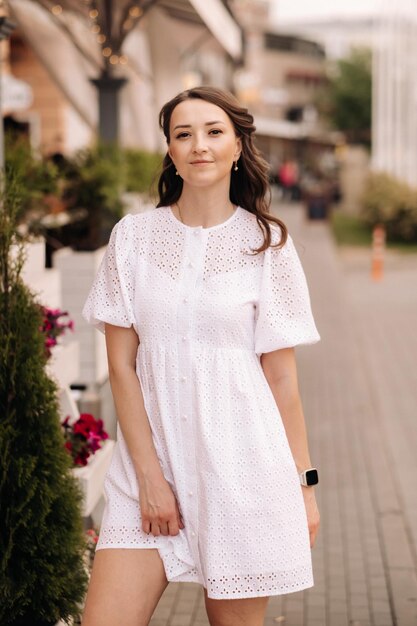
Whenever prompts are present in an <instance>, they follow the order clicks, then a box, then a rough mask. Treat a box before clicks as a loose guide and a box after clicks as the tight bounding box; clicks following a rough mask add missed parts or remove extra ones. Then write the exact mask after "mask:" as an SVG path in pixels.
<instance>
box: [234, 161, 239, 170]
mask: <svg viewBox="0 0 417 626" xmlns="http://www.w3.org/2000/svg"><path fill="white" fill-rule="evenodd" d="M234 163H235V166H234V168H233V169H234V170H235V172H237V171H238V169H239V168H238V166H237V161H235V162H234Z"/></svg>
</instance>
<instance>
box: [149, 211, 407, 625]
mask: <svg viewBox="0 0 417 626" xmlns="http://www.w3.org/2000/svg"><path fill="white" fill-rule="evenodd" d="M279 214H280V215H281V217H282V218H283V219H284V221H285V222H286V223H287V225H288V226H289V229H290V232H291V234H292V236H293V238H294V241H295V243H296V246H297V249H298V251H299V254H300V257H301V259H302V262H303V265H304V268H305V271H306V274H307V276H308V280H309V285H310V292H311V296H312V302H313V310H314V314H315V318H316V322H317V326H318V328H319V331H320V333H321V336H322V341H321V342H320V343H319V344H316V345H315V346H309V347H301V348H299V349H298V350H297V355H298V364H299V365H298V367H299V377H300V387H301V394H302V397H303V404H304V409H305V413H306V420H307V427H308V432H309V441H310V450H311V456H312V460H313V463H315V464H316V465H317V466H318V467H319V469H320V485H319V487H318V488H317V490H316V491H317V497H318V502H319V507H320V511H321V516H322V524H321V530H320V534H319V539H318V541H317V544H316V546H315V548H314V550H313V562H314V572H315V586H314V587H313V588H312V589H309V590H307V591H305V592H299V593H295V594H289V595H287V596H276V597H273V598H271V599H270V602H269V606H268V612H267V618H266V620H265V626H275V625H276V624H284V625H286V626H416V625H417V484H416V483H417V419H416V416H415V414H416V394H415V389H417V367H416V361H417V359H416V355H417V332H416V320H417V289H416V286H417V258H416V257H415V256H410V257H408V258H406V257H403V258H402V259H399V257H396V256H395V255H393V256H390V261H389V264H388V268H387V272H386V276H385V278H384V280H383V281H382V282H381V283H372V281H371V279H370V274H369V262H370V260H369V258H368V256H367V255H366V253H365V254H364V253H363V252H362V253H361V252H353V253H349V254H347V253H345V252H343V253H340V252H339V251H338V250H337V249H336V247H335V245H334V243H333V240H332V238H331V235H330V233H329V231H328V228H327V226H326V224H323V223H311V222H310V223H309V222H307V221H305V220H304V217H303V213H302V211H301V209H300V207H297V206H294V207H286V208H281V209H279ZM151 625H152V626H203V625H204V626H207V625H208V621H207V618H206V614H205V609H204V599H203V593H202V589H201V588H200V587H199V586H198V585H194V584H170V585H169V586H168V588H167V590H166V592H165V593H164V596H163V598H162V599H161V601H160V603H159V606H158V608H157V610H156V612H155V615H154V617H153V619H152V621H151ZM236 626H239V625H238V624H236Z"/></svg>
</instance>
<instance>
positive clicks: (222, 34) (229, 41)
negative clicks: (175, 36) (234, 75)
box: [155, 0, 243, 61]
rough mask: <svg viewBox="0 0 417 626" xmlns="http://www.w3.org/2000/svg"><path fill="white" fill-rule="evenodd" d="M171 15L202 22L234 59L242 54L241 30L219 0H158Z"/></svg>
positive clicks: (158, 3) (237, 58) (161, 6)
mask: <svg viewBox="0 0 417 626" xmlns="http://www.w3.org/2000/svg"><path fill="white" fill-rule="evenodd" d="M155 6H158V7H160V8H163V9H165V10H166V11H167V12H168V13H169V14H170V15H171V16H172V17H174V18H177V19H180V20H188V21H191V22H194V23H200V24H204V25H205V26H206V28H208V30H209V31H210V33H211V34H212V35H213V37H214V38H215V39H216V40H217V41H218V42H219V44H220V45H221V46H222V47H223V48H224V50H226V52H227V53H228V54H229V55H230V56H231V57H232V59H234V60H236V61H237V60H239V59H240V58H241V57H242V54H243V45H242V30H241V27H240V26H239V25H238V23H237V22H236V20H235V19H234V18H233V16H232V15H231V14H230V13H229V12H228V10H227V9H226V7H225V6H224V4H223V2H222V1H221V0H210V1H207V0H159V1H158V2H156V5H155Z"/></svg>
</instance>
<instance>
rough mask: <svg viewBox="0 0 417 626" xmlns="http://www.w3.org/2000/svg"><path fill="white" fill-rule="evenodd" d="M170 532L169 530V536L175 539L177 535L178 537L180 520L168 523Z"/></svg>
mask: <svg viewBox="0 0 417 626" xmlns="http://www.w3.org/2000/svg"><path fill="white" fill-rule="evenodd" d="M168 530H169V534H170V535H171V536H172V537H175V535H178V533H179V532H180V531H179V527H178V520H176V519H173V520H171V521H170V522H168Z"/></svg>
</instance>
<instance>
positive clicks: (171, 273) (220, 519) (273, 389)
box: [83, 87, 319, 626]
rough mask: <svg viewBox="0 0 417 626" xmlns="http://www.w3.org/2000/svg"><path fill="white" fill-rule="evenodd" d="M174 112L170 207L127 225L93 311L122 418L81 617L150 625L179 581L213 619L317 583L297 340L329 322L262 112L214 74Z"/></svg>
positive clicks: (168, 118)
mask: <svg viewBox="0 0 417 626" xmlns="http://www.w3.org/2000/svg"><path fill="white" fill-rule="evenodd" d="M160 125H161V127H162V129H163V131H164V134H165V137H166V140H167V146H168V151H167V154H166V156H165V159H164V163H163V172H162V175H161V178H160V181H159V194H160V201H159V204H158V207H157V208H156V209H154V210H152V211H149V212H146V213H144V214H141V215H135V216H131V215H127V216H126V217H124V218H123V219H122V220H121V221H120V222H119V223H118V224H117V225H116V227H115V228H114V230H113V233H112V236H111V239H110V242H109V246H108V249H107V252H106V255H105V258H104V260H103V263H102V265H101V268H100V270H99V272H98V275H97V278H96V280H95V283H94V285H93V288H92V291H91V293H90V295H89V297H88V300H87V302H86V305H85V309H84V315H85V317H86V319H87V320H88V321H89V322H91V323H93V324H95V325H97V326H98V327H99V328H100V329H102V330H104V329H105V334H106V345H107V354H108V362H109V372H110V382H111V386H112V392H113V396H114V400H115V404H116V409H117V413H118V417H119V422H118V442H117V445H116V448H115V452H114V455H113V459H112V463H111V467H110V468H109V471H108V474H107V477H106V484H105V486H106V493H107V504H106V509H105V513H104V517H103V522H102V527H101V532H100V539H99V543H98V546H97V553H96V557H95V562H94V568H93V572H92V577H91V583H90V587H89V591H88V594H87V601H86V608H85V613H84V621H83V626H118V625H120V624H123V626H145V625H146V624H148V622H149V620H150V618H151V616H152V613H153V611H154V609H155V607H156V605H157V603H158V600H159V598H160V597H161V594H162V593H163V591H164V589H165V587H166V585H167V581H168V580H171V581H190V582H198V583H200V584H202V585H203V586H204V594H205V601H206V609H207V613H208V617H209V620H210V624H211V625H212V626H231V625H233V626H237V625H239V626H246V625H247V626H249V625H250V626H258V625H261V624H262V623H263V618H264V615H265V609H266V604H267V601H268V597H269V596H270V595H274V594H282V593H288V592H291V591H297V590H300V589H304V588H307V587H310V586H312V585H313V578H312V571H311V550H310V547H311V546H312V545H313V543H314V540H315V536H316V532H317V529H318V523H319V514H318V510H317V505H316V501H315V496H314V487H313V486H307V485H306V486H303V485H300V480H301V479H300V478H299V474H301V473H302V472H304V471H305V470H310V468H311V461H310V457H309V452H308V444H307V437H306V429H305V423H304V417H303V410H302V406H301V402H300V397H299V392H298V388H297V374H296V365H295V359H294V350H293V347H294V346H295V345H296V344H300V343H313V342H315V341H317V340H318V339H319V335H318V333H317V330H316V327H315V325H314V321H313V318H312V314H311V309H310V302H309V296H308V290H307V285H306V282H305V277H304V274H303V270H302V268H301V265H300V261H299V259H298V257H297V254H296V252H295V249H294V245H293V243H292V241H291V238H290V237H289V235H288V233H287V229H286V227H285V225H284V224H283V223H282V222H281V221H280V220H279V219H277V218H275V217H272V216H271V215H269V214H268V212H267V210H268V203H267V200H266V197H267V192H268V166H267V164H266V163H265V162H264V161H263V160H262V158H261V157H260V154H259V152H258V151H257V150H256V148H255V147H254V145H253V138H252V137H253V132H254V130H255V127H254V126H253V118H252V116H251V115H250V114H249V113H248V112H247V110H246V109H243V108H242V107H241V106H240V105H239V103H238V101H237V100H236V99H235V98H234V97H233V96H231V95H230V94H228V93H226V92H223V91H222V90H219V89H215V88H211V87H199V88H195V89H191V90H188V91H185V92H183V93H181V94H179V95H178V96H177V97H175V98H174V99H173V100H171V101H170V102H168V103H167V104H166V105H165V106H164V107H163V109H162V111H161V113H160ZM307 477H308V478H309V481H308V482H310V483H314V482H316V477H315V471H314V470H311V471H309V472H307ZM304 482H305V481H304Z"/></svg>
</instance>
